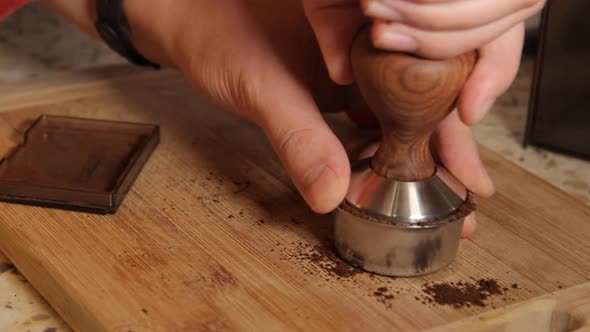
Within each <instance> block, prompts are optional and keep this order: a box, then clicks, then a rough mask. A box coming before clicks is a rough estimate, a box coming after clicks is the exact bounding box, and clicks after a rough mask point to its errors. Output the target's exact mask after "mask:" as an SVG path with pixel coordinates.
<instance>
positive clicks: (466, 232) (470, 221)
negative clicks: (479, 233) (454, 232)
mask: <svg viewBox="0 0 590 332" xmlns="http://www.w3.org/2000/svg"><path fill="white" fill-rule="evenodd" d="M476 229H477V212H471V214H469V215H468V216H467V217H465V221H464V222H463V230H462V231H461V237H462V238H468V237H470V236H471V235H473V233H475V230H476Z"/></svg>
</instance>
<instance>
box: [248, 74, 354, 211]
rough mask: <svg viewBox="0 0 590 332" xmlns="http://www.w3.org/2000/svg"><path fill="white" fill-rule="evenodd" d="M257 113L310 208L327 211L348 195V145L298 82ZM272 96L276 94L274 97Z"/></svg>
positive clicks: (261, 124) (283, 90) (259, 122)
mask: <svg viewBox="0 0 590 332" xmlns="http://www.w3.org/2000/svg"><path fill="white" fill-rule="evenodd" d="M268 95H273V96H278V97H274V98H277V99H275V100H272V99H271V100H268V101H266V102H265V103H264V104H263V105H265V106H264V108H263V109H262V110H261V111H260V112H259V114H258V116H257V122H258V124H259V125H260V126H261V127H262V128H263V130H264V131H265V133H266V135H267V136H268V138H269V140H270V142H271V144H272V146H273V147H274V149H275V151H276V152H277V154H278V155H279V157H280V159H281V161H282V163H283V165H284V166H285V168H286V169H287V171H288V173H289V175H290V176H291V179H292V180H293V183H294V184H295V186H296V187H297V189H298V190H299V192H300V193H301V194H302V196H303V197H304V199H305V200H306V201H307V203H308V204H309V205H310V207H311V208H312V209H313V210H314V211H316V212H318V213H327V212H330V211H331V210H333V209H334V208H336V207H337V206H338V204H340V202H341V201H342V200H343V199H344V196H345V195H346V191H347V189H348V182H349V178H350V164H349V162H348V158H347V156H346V152H345V150H344V147H343V146H342V145H341V143H340V141H339V140H338V138H337V137H336V136H335V135H334V133H333V132H332V131H331V130H330V128H329V127H328V125H327V124H326V123H325V122H324V120H323V118H322V117H321V115H320V112H319V110H318V109H317V106H316V105H315V103H314V102H313V100H312V98H311V96H310V95H309V94H308V93H306V92H305V91H303V89H301V87H300V86H298V85H297V84H296V83H294V84H291V86H283V87H282V88H281V93H280V94H278V93H277V94H268ZM270 98H272V97H270Z"/></svg>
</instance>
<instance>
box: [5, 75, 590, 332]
mask: <svg viewBox="0 0 590 332" xmlns="http://www.w3.org/2000/svg"><path fill="white" fill-rule="evenodd" d="M84 86H88V87H90V88H89V89H90V91H87V90H86V89H85V88H84ZM40 89H42V90H43V91H44V94H45V96H49V95H51V96H52V98H51V99H49V100H48V101H47V102H46V103H44V102H43V98H40V99H36V97H35V94H33V93H32V92H31V90H30V89H29V88H27V87H26V86H25V87H23V90H22V91H23V92H22V98H19V94H18V89H13V92H12V94H11V96H10V101H11V107H8V106H7V104H6V103H5V102H4V101H3V99H2V98H4V96H3V95H2V94H1V93H0V96H2V97H0V105H2V108H3V109H2V110H3V111H4V112H3V113H0V134H1V137H0V142H1V144H0V149H1V150H2V151H1V152H2V153H4V152H5V151H6V150H8V149H10V147H11V146H14V145H15V144H16V143H17V142H18V141H19V139H20V137H21V135H22V133H23V131H24V130H25V129H26V127H27V126H28V125H29V124H30V123H31V121H32V120H33V119H35V118H36V117H37V116H38V115H39V114H41V113H45V114H60V115H75V116H81V117H89V118H101V119H110V120H126V121H137V122H148V123H157V124H159V125H160V126H161V129H162V142H161V145H160V146H159V147H158V148H157V150H156V151H155V153H154V155H153V156H152V158H151V160H150V161H149V162H148V164H147V165H146V167H145V168H144V170H143V172H142V174H141V175H140V176H139V178H138V180H137V182H136V184H135V185H134V187H133V188H132V189H131V191H130V192H129V195H128V196H127V198H126V199H125V201H124V203H123V204H122V206H121V208H120V209H119V211H118V213H117V214H115V215H112V216H98V215H90V214H84V213H76V212H68V211H61V210H51V209H45V208H39V207H28V206H23V205H13V204H0V249H1V250H2V251H3V252H4V253H5V254H6V255H7V256H8V257H9V258H10V259H11V261H12V262H13V263H14V264H15V265H16V266H17V267H18V268H19V270H20V271H21V272H22V273H23V274H24V275H25V276H26V277H27V279H28V280H29V281H30V282H31V284H32V285H33V286H34V287H35V288H36V289H37V290H39V292H40V293H41V294H42V295H43V296H44V297H45V298H46V299H47V300H48V301H49V303H50V304H51V305H52V306H53V307H54V308H55V309H56V310H57V312H58V313H59V314H60V315H61V316H62V317H63V318H64V319H65V320H66V321H67V322H68V323H69V324H70V325H71V326H72V327H73V328H74V329H76V330H79V331H129V330H131V331H171V330H174V331H208V330H269V331H276V330H298V329H299V330H345V331H348V330H361V329H363V330H366V329H372V330H379V329H381V330H384V329H387V330H401V331H409V330H420V329H426V328H432V327H438V326H442V325H444V324H446V323H449V322H453V321H456V320H459V319H462V318H466V317H470V316H473V315H476V314H480V313H482V312H485V311H488V310H491V309H493V308H498V307H502V306H504V305H507V304H511V303H516V302H520V301H523V300H528V299H531V298H533V297H536V296H539V295H543V294H546V293H548V292H553V291H557V290H559V289H560V288H567V287H571V286H575V285H579V284H582V283H585V282H588V281H590V261H589V260H588V255H589V253H590V243H589V242H588V241H587V239H588V238H590V224H589V223H588V220H590V208H589V207H588V206H586V205H585V204H583V203H581V202H580V201H578V200H576V199H574V198H572V197H571V196H569V195H567V194H565V193H563V192H562V191H560V190H558V189H556V188H555V187H553V186H551V185H549V184H547V183H546V182H544V181H543V180H541V179H539V178H537V177H535V176H532V175H531V174H529V173H527V172H526V171H524V170H522V169H520V168H518V167H517V166H515V165H514V164H511V163H509V162H507V161H505V160H504V159H502V158H501V157H499V156H498V155H496V154H494V153H491V152H489V151H487V150H484V151H482V156H483V159H484V161H485V163H486V165H487V166H488V167H489V170H490V173H491V175H492V177H493V178H494V180H495V181H496V185H497V190H498V193H497V194H496V195H495V196H494V197H493V198H491V199H489V200H486V201H483V202H481V204H480V209H479V220H480V223H479V224H480V227H479V231H478V232H477V234H476V235H475V236H473V237H472V238H470V239H468V240H463V241H462V242H461V245H460V249H459V254H458V257H457V259H456V261H455V262H454V263H453V264H451V265H450V266H449V267H448V268H446V269H444V270H442V271H440V272H438V273H435V274H432V275H428V276H425V277H418V278H399V279H394V278H387V277H380V276H373V275H370V274H367V273H364V272H360V271H356V270H349V269H347V267H346V266H345V265H343V263H341V262H340V261H339V260H338V259H337V258H335V257H334V256H333V255H332V254H331V251H330V250H329V237H330V232H331V229H330V228H331V219H330V216H320V215H316V214H314V213H312V212H311V211H309V209H308V208H307V207H306V205H305V203H304V202H303V200H302V199H301V198H300V197H299V195H298V194H297V193H296V191H295V190H294V188H293V186H292V185H291V183H290V180H289V178H288V176H287V174H286V173H285V171H284V170H283V168H282V167H281V165H280V163H279V161H278V159H277V158H276V157H275V155H274V153H273V152H272V149H271V147H270V145H269V144H268V143H267V142H266V140H265V138H264V136H263V135H262V133H261V131H260V130H259V129H258V128H257V127H256V126H254V125H252V124H249V123H247V122H245V121H243V120H241V119H238V118H236V117H234V116H232V115H229V114H225V113H221V112H219V111H217V110H215V109H212V108H211V107H209V106H207V105H206V104H205V103H203V102H202V101H200V100H199V99H198V98H196V97H195V96H194V94H193V93H192V91H191V90H190V88H189V87H188V85H187V84H186V83H185V82H184V81H183V80H182V79H181V78H180V75H178V74H175V73H172V72H168V71H163V72H160V73H149V74H138V76H131V77H127V78H125V79H118V80H113V81H108V82H107V81H105V82H102V83H100V84H94V85H93V84H89V83H76V82H74V83H72V85H71V86H66V87H64V86H59V87H56V88H55V90H54V91H53V93H52V86H51V85H47V86H46V87H42V88H40ZM72 91H74V92H73V93H72ZM328 121H329V123H330V124H331V125H332V126H333V128H334V130H335V131H336V132H337V133H338V134H339V135H341V136H342V138H343V139H344V140H346V138H347V137H348V136H350V135H352V134H351V133H353V132H354V127H353V126H352V125H351V124H350V122H348V121H347V120H346V119H345V118H344V117H342V116H339V115H331V116H329V117H328ZM480 279H490V280H494V281H495V282H497V283H499V285H500V286H501V287H502V291H501V292H500V294H491V295H489V296H487V298H486V299H485V303H483V304H482V305H471V306H466V305H465V306H461V305H459V306H452V305H444V304H438V303H437V301H435V300H433V297H432V295H431V294H430V295H429V294H428V292H426V288H427V286H428V285H432V284H438V283H458V282H461V283H464V284H470V283H473V282H476V281H477V280H480ZM513 284H517V285H518V287H516V288H513V287H512V286H511V285H513Z"/></svg>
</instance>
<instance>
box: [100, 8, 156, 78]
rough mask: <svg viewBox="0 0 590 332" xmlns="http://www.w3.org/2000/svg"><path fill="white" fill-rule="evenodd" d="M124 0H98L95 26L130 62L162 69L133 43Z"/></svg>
mask: <svg viewBox="0 0 590 332" xmlns="http://www.w3.org/2000/svg"><path fill="white" fill-rule="evenodd" d="M123 1H124V0H96V22H95V23H94V26H95V28H96V31H97V32H98V34H99V35H100V37H101V38H102V39H103V40H104V42H105V43H106V44H107V45H108V46H109V47H110V48H111V49H112V50H113V51H115V52H117V53H118V54H119V55H121V56H122V57H124V58H125V59H127V60H128V61H129V62H131V63H133V64H135V65H138V66H146V67H153V68H154V69H160V65H158V64H156V63H154V62H152V61H150V60H148V59H146V58H145V57H144V56H143V55H141V53H140V52H139V51H138V50H137V49H136V48H135V46H134V45H133V41H132V40H131V29H130V28H129V23H128V22H127V17H126V16H125V11H124V8H123Z"/></svg>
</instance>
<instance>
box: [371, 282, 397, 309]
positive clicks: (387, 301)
mask: <svg viewBox="0 0 590 332" xmlns="http://www.w3.org/2000/svg"><path fill="white" fill-rule="evenodd" d="M372 296H373V297H374V298H376V299H377V301H379V302H381V303H383V304H384V305H385V306H386V307H387V308H391V301H392V300H393V299H395V296H394V295H393V294H391V292H389V289H388V288H387V287H379V288H377V290H376V291H374V292H373V294H372Z"/></svg>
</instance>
